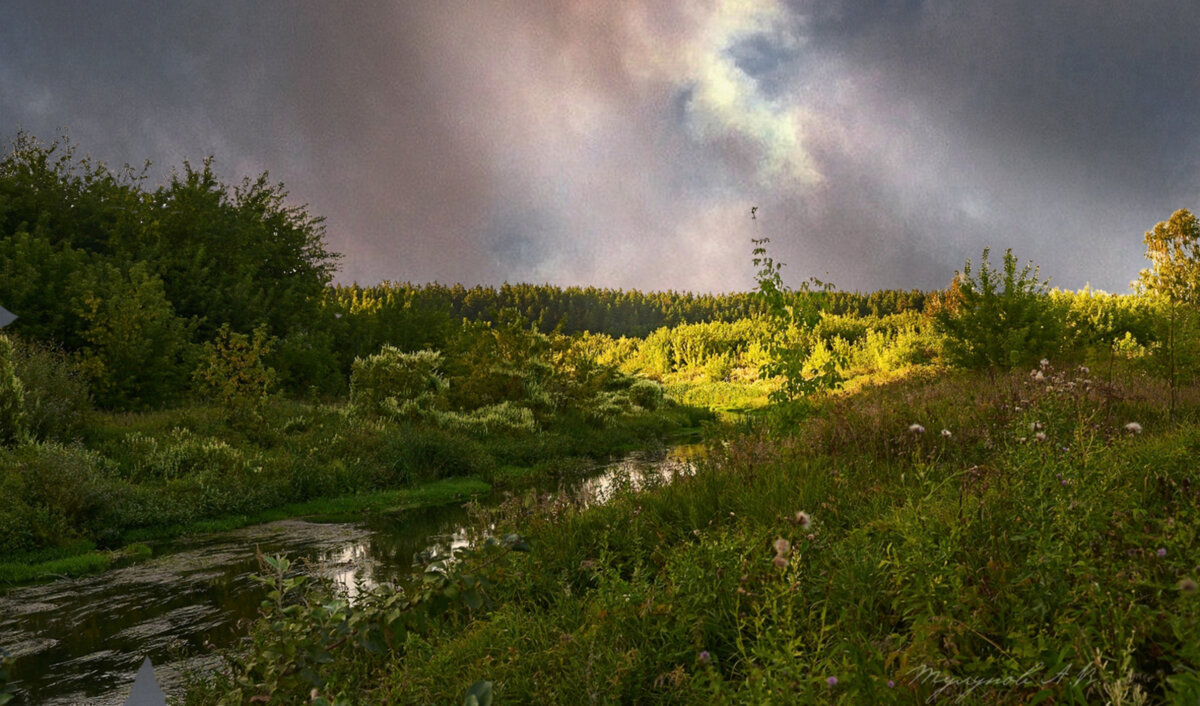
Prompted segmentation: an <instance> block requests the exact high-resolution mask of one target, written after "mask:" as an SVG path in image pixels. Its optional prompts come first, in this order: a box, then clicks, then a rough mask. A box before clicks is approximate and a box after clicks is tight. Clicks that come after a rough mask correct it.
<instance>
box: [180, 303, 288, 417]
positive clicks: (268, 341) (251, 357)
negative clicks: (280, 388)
mask: <svg viewBox="0 0 1200 706" xmlns="http://www.w3.org/2000/svg"><path fill="white" fill-rule="evenodd" d="M273 342H274V339H272V338H271V336H270V335H269V334H268V333H267V328H266V326H265V325H260V326H259V327H258V328H256V329H254V333H253V334H252V335H249V336H248V335H246V334H244V333H237V332H236V331H234V330H232V329H231V328H230V327H229V325H228V324H225V325H224V326H222V327H221V328H220V329H219V330H218V331H217V335H216V337H215V338H214V339H213V340H212V341H211V342H209V343H207V344H205V346H204V354H203V356H202V358H201V364H200V366H199V367H198V368H196V371H195V373H194V374H193V379H194V380H195V382H196V387H197V388H198V389H199V391H200V392H201V393H202V394H206V395H208V396H209V397H210V398H211V399H213V400H214V401H216V402H217V404H219V405H221V407H222V408H223V409H224V410H225V413H226V419H227V420H228V421H229V423H230V424H232V425H233V426H235V427H238V428H242V429H250V430H254V429H258V428H259V427H261V426H262V423H263V410H264V407H265V405H266V401H267V397H268V395H270V393H271V389H272V387H273V386H274V384H275V377H276V376H275V370H274V369H273V368H270V367H268V366H267V364H266V362H265V360H266V358H267V356H268V355H270V353H271V346H272V344H273Z"/></svg>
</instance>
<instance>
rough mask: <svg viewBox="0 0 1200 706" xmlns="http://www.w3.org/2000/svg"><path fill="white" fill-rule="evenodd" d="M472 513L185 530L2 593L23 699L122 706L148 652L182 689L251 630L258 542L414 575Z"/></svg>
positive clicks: (667, 460)
mask: <svg viewBox="0 0 1200 706" xmlns="http://www.w3.org/2000/svg"><path fill="white" fill-rule="evenodd" d="M701 452H702V448H701V447H699V446H677V447H674V448H672V449H670V450H669V451H666V452H665V453H658V454H640V453H639V454H632V455H630V456H628V457H625V458H624V459H621V460H620V461H616V462H613V463H609V464H605V465H601V466H598V467H597V469H596V471H595V473H594V474H593V475H591V476H590V477H588V478H586V479H585V480H582V481H580V482H578V483H575V484H573V485H572V487H571V489H570V492H571V493H572V494H573V495H574V496H575V497H576V498H578V499H579V500H581V501H583V502H588V503H601V502H604V501H605V500H607V498H608V497H610V496H611V493H612V492H613V491H614V489H616V488H617V487H620V486H622V485H629V486H632V487H634V488H637V487H640V486H641V485H643V484H645V483H646V482H647V480H648V479H653V478H657V479H660V480H664V481H667V482H669V481H670V479H671V478H672V477H673V476H674V475H675V474H677V473H690V472H691V471H692V470H693V468H694V467H693V466H692V464H691V461H692V460H693V459H694V458H696V457H697V456H698V455H699V454H700V453H701ZM497 500H498V499H497V498H492V499H490V500H489V502H495V501H497ZM468 522H469V516H468V512H467V510H466V508H465V507H464V506H461V505H450V506H444V507H436V508H425V509H421V510H412V511H406V512H403V513H399V514H395V515H387V516H382V517H377V518H373V519H371V520H370V521H369V522H368V523H365V524H359V523H319V522H306V521H303V520H283V521H280V522H272V523H269V524H265V525H256V526H253V527H245V528H243V529H240V530H235V531H232V532H223V533H219V534H212V535H198V536H192V537H185V538H183V539H181V540H179V541H176V542H173V543H171V544H170V545H167V546H164V547H157V548H156V550H155V551H156V553H157V554H160V555H159V556H156V557H155V558H153V559H150V560H147V561H144V562H141V563H138V564H134V565H132V566H128V567H125V568H121V569H114V570H110V571H106V572H104V573H102V574H97V575H94V576H88V577H85V578H80V579H64V580H62V581H56V582H54V583H50V584H43V585H39V586H28V587H22V588H16V589H12V590H9V591H7V592H5V593H0V646H2V647H4V648H5V649H6V650H8V652H9V653H10V654H12V655H13V656H14V657H15V660H14V662H13V663H12V669H11V670H10V672H11V675H10V676H11V677H12V679H13V684H14V686H15V688H16V689H17V700H16V702H15V703H16V704H30V705H31V706H32V705H33V704H101V705H106V704H117V705H118V706H119V705H120V704H123V703H124V701H125V698H126V697H127V696H128V694H129V689H130V686H131V684H132V681H133V676H134V674H136V673H137V669H138V667H139V666H140V665H141V662H142V659H143V658H144V657H146V656H149V657H150V660H151V661H152V662H153V663H154V667H155V674H156V676H157V677H158V681H159V684H160V685H162V687H163V689H164V691H166V692H167V693H168V694H170V693H172V692H176V693H177V692H178V691H179V689H180V687H181V674H182V673H183V671H184V670H203V669H207V668H211V667H212V666H213V665H215V664H216V658H215V656H214V652H215V650H216V649H217V648H221V647H227V646H230V645H233V644H235V643H236V642H237V641H238V640H239V639H240V637H241V636H242V635H243V634H244V633H245V630H244V629H243V628H242V627H239V625H238V624H239V622H241V621H247V620H252V619H253V618H254V617H255V616H256V614H257V611H258V605H259V602H260V601H261V600H262V596H263V593H264V589H262V588H261V587H260V586H259V584H257V583H256V582H255V581H254V580H253V579H252V578H251V576H252V575H253V574H254V573H255V572H257V571H258V559H257V553H256V552H257V550H261V551H262V552H263V553H264V554H276V553H281V552H286V553H287V554H288V555H289V557H291V558H293V559H297V558H303V559H307V560H308V561H309V562H311V563H312V565H313V566H314V567H315V568H316V569H317V570H320V571H322V572H323V573H325V574H327V575H331V576H333V577H334V578H335V580H337V581H339V582H341V583H343V584H344V585H346V586H347V587H348V588H350V589H351V590H353V589H354V586H355V584H356V582H364V583H366V584H374V583H379V582H385V581H392V580H395V579H398V578H400V577H402V576H406V575H408V573H409V572H410V571H411V568H412V563H413V557H414V555H416V554H417V553H418V552H421V551H423V550H426V549H429V548H430V547H441V548H443V549H445V548H448V547H451V546H454V545H456V544H458V543H465V537H466V535H467V532H466V526H467V523H468ZM256 548H257V550H256Z"/></svg>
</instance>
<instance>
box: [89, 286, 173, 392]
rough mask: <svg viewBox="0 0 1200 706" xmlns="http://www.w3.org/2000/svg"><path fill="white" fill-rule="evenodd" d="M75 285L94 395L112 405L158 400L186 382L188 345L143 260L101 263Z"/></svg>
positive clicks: (160, 288) (160, 287)
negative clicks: (125, 264)
mask: <svg viewBox="0 0 1200 706" xmlns="http://www.w3.org/2000/svg"><path fill="white" fill-rule="evenodd" d="M88 276H89V280H88V281H85V282H82V283H81V284H80V290H81V294H80V295H79V297H78V299H77V301H76V306H77V307H78V309H77V312H78V315H79V317H80V319H81V320H82V326H83V331H82V338H83V341H84V346H83V349H82V351H81V354H82V365H83V368H84V370H85V371H86V373H87V376H88V377H89V379H90V380H91V382H92V389H93V391H94V392H95V395H96V400H97V402H99V403H100V404H101V405H104V406H107V407H117V408H131V407H141V406H147V405H161V404H163V403H165V402H169V401H171V400H172V399H174V398H175V397H176V396H178V395H179V394H180V393H181V392H182V391H183V390H184V387H185V386H186V381H187V372H188V370H189V369H190V362H191V344H189V343H188V329H187V326H186V325H185V322H184V321H183V320H182V319H180V318H179V317H177V316H176V315H175V311H174V309H173V308H172V307H171V303H170V302H169V301H167V298H166V296H165V294H164V292H163V283H162V280H160V279H159V278H158V276H156V275H154V274H153V273H151V272H150V268H149V267H148V266H147V265H146V264H145V263H134V264H133V265H131V266H129V268H128V269H127V270H121V269H120V268H118V267H116V266H115V265H112V264H109V263H102V264H101V265H99V266H97V267H95V268H92V269H91V270H89V271H88Z"/></svg>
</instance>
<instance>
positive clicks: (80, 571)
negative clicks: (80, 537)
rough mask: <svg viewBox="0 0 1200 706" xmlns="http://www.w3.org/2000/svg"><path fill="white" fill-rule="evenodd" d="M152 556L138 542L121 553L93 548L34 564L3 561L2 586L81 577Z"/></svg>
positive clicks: (0, 567) (149, 550) (144, 546)
mask: <svg viewBox="0 0 1200 706" xmlns="http://www.w3.org/2000/svg"><path fill="white" fill-rule="evenodd" d="M152 553H153V552H152V551H151V549H150V547H148V546H146V545H145V544H141V543H135V544H130V545H127V546H125V547H122V548H121V549H118V550H113V551H102V550H95V549H90V550H88V551H85V552H83V553H80V554H74V555H71V556H64V557H59V558H57V559H49V560H46V561H40V562H35V563H14V562H0V585H20V584H26V583H38V582H40V581H50V580H53V579H60V578H78V577H80V576H87V575H88V574H96V573H100V572H101V571H106V570H108V569H110V568H114V567H116V566H123V565H126V564H130V563H133V562H135V561H141V560H143V559H148V558H150V556H151V554H152Z"/></svg>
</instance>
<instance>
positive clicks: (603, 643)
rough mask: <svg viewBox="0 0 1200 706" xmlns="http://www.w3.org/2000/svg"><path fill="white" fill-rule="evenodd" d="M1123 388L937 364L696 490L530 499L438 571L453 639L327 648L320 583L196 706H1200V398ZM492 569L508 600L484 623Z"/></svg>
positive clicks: (1137, 381)
mask: <svg viewBox="0 0 1200 706" xmlns="http://www.w3.org/2000/svg"><path fill="white" fill-rule="evenodd" d="M1117 377H1118V379H1117V380H1116V381H1114V382H1113V383H1112V384H1111V385H1110V384H1101V383H1099V382H1096V381H1093V380H1092V379H1091V376H1090V375H1089V374H1088V373H1086V371H1082V370H1080V369H1075V368H1071V369H1067V370H1062V371H1053V370H1050V371H1047V374H1046V375H1045V376H1044V379H1042V380H1035V379H1034V378H1033V377H1031V376H1030V375H1028V374H1027V373H1023V374H1017V373H1014V374H1012V375H1007V376H999V377H997V378H995V379H992V378H990V377H989V376H986V375H977V374H970V373H961V372H951V371H945V370H938V371H930V372H929V373H928V374H924V375H915V376H912V377H910V378H908V379H906V380H903V381H899V382H893V383H891V384H888V385H883V386H879V387H867V388H864V389H860V390H859V391H857V392H856V393H854V394H844V395H837V396H833V397H829V398H825V399H824V400H821V401H813V402H809V403H807V404H806V405H805V406H804V407H803V408H792V410H791V411H790V413H789V414H785V413H783V410H779V412H780V413H779V414H777V415H775V417H774V421H773V422H767V421H762V422H759V423H755V424H752V425H749V426H746V427H745V428H744V429H742V431H740V432H737V433H733V434H731V435H730V436H728V437H727V438H726V439H724V441H723V443H714V444H712V445H711V450H710V457H709V459H708V460H707V461H706V462H704V463H702V465H701V467H700V469H699V472H698V473H697V474H696V475H695V476H693V477H689V478H684V479H681V480H679V481H677V482H675V483H674V484H672V485H670V486H666V487H661V488H657V489H653V490H650V491H646V492H638V493H633V492H629V493H625V494H622V495H619V496H618V497H617V498H616V499H615V500H614V501H613V502H611V503H609V504H607V505H605V506H601V507H593V508H589V509H587V510H580V509H579V508H577V507H576V506H574V505H573V504H571V503H565V502H563V501H562V499H555V498H544V497H543V498H540V499H535V498H532V497H529V498H517V499H514V501H512V502H510V503H507V504H505V505H502V506H501V507H499V508H498V509H496V510H494V511H492V512H490V513H489V514H488V515H487V516H486V517H484V518H481V520H482V521H484V522H488V523H495V526H496V528H497V529H496V532H497V534H500V533H503V532H517V533H520V535H521V537H522V538H523V540H524V541H525V542H527V543H528V545H529V547H530V549H531V551H530V552H528V553H521V552H515V553H513V552H508V553H501V554H495V553H492V554H487V555H486V556H484V557H476V558H472V557H466V558H464V561H463V562H462V564H460V565H459V566H457V567H455V568H453V569H450V570H448V571H449V573H448V574H444V573H443V572H445V571H447V570H445V569H438V570H437V573H435V574H434V578H433V579H432V584H431V585H432V586H433V589H434V591H435V592H437V591H444V595H443V594H442V593H438V595H437V596H434V598H430V599H428V600H434V599H437V600H438V601H442V602H443V603H445V607H444V611H443V612H441V613H440V614H441V615H442V616H443V617H442V618H441V619H439V620H437V621H433V622H430V623H429V624H428V625H427V626H426V628H425V629H417V628H413V627H411V626H409V627H406V628H403V629H401V628H399V627H398V626H399V625H406V623H404V622H403V620H401V621H400V622H395V621H391V622H389V618H388V617H387V614H386V612H384V611H382V609H377V608H375V607H373V606H374V605H375V604H371V603H370V602H369V601H368V602H365V603H363V604H361V606H360V607H359V608H357V609H353V610H357V611H358V613H357V618H356V620H357V621H359V622H357V623H355V624H357V625H360V626H366V625H370V626H373V629H377V630H378V631H379V634H380V635H381V636H384V637H386V638H387V643H388V644H390V645H391V649H384V650H374V649H372V648H371V647H370V644H371V643H370V641H366V642H359V641H357V640H356V639H350V640H339V641H337V644H336V645H334V644H333V643H334V640H332V639H330V640H328V641H327V642H324V643H322V642H321V640H322V639H323V638H321V636H320V635H321V632H320V631H321V630H325V629H330V628H331V625H332V624H331V623H328V622H322V621H321V620H319V619H316V617H317V616H316V613H315V612H314V611H316V612H319V611H320V610H322V609H321V608H320V606H322V605H325V603H324V602H323V601H325V600H327V599H326V598H323V597H321V591H320V590H319V589H310V591H309V592H308V593H307V594H305V595H304V596H303V600H302V602H301V603H300V605H301V606H302V607H301V608H300V609H299V611H298V613H297V615H296V616H295V617H294V618H293V619H291V620H288V621H285V623H284V624H281V625H284V626H285V627H283V628H281V629H283V630H284V632H283V633H280V632H278V631H276V630H273V629H272V628H271V627H270V625H271V623H270V621H271V620H276V619H278V617H280V616H276V615H271V616H268V618H267V619H266V620H264V621H263V622H262V623H261V624H260V625H259V626H258V627H257V628H256V630H255V633H254V634H255V638H254V639H255V645H256V647H255V648H254V649H252V650H251V652H250V656H249V657H248V658H236V659H234V660H233V661H231V662H230V665H231V668H232V670H233V671H232V680H229V681H218V682H210V683H209V684H208V685H207V686H195V687H194V688H193V690H192V692H191V693H190V694H189V697H188V703H197V704H198V703H213V702H214V701H215V699H216V698H218V695H219V694H224V695H225V696H226V697H230V698H233V700H234V702H238V701H239V700H245V699H248V698H250V697H252V696H254V695H257V694H263V695H264V696H267V695H270V699H271V700H270V701H269V702H270V703H284V702H287V700H288V699H289V698H291V697H293V696H295V697H297V698H298V697H299V694H300V693H301V692H303V694H304V695H305V697H307V695H308V694H309V692H310V691H311V689H313V688H317V689H318V691H319V692H320V693H322V694H323V695H324V696H326V697H327V698H329V699H330V700H331V701H332V700H334V699H337V700H338V702H339V703H340V702H343V701H344V702H346V703H378V702H387V703H458V702H461V701H462V699H463V697H464V694H465V693H466V692H467V690H468V687H469V686H471V685H472V683H474V682H477V681H487V682H491V689H492V691H493V693H494V695H495V697H496V702H497V703H546V704H553V703H578V702H595V703H627V702H651V701H652V702H661V703H680V704H685V703H845V704H856V703H918V702H925V701H926V700H928V699H931V698H932V699H934V700H937V699H938V698H944V699H960V700H963V701H964V702H970V703H1033V702H1038V701H1041V702H1046V703H1078V704H1084V703H1095V702H1100V701H1111V702H1114V703H1116V702H1119V703H1148V702H1154V703H1161V702H1168V703H1195V701H1196V700H1197V698H1200V648H1198V647H1197V643H1196V641H1195V639H1194V635H1195V634H1196V630H1197V629H1198V628H1200V595H1198V594H1197V591H1196V589H1195V586H1196V581H1197V580H1200V576H1198V575H1197V573H1198V572H1200V568H1198V566H1197V565H1198V564H1200V556H1198V555H1197V554H1196V553H1195V549H1194V548H1195V547H1196V546H1198V545H1200V537H1197V529H1196V528H1197V527H1200V495H1198V490H1200V476H1198V475H1197V470H1196V467H1195V464H1194V459H1195V458H1196V456H1197V453H1198V452H1200V419H1198V418H1197V415H1196V409H1197V406H1196V403H1197V401H1198V400H1197V399H1196V397H1197V394H1196V390H1194V389H1191V390H1184V391H1182V394H1181V399H1180V403H1179V407H1178V409H1177V412H1176V415H1175V417H1174V418H1173V419H1171V420H1168V419H1167V412H1166V409H1165V407H1164V406H1163V404H1162V399H1163V392H1164V390H1163V389H1162V386H1161V385H1159V384H1157V383H1155V382H1153V381H1152V380H1150V379H1147V378H1144V377H1140V376H1135V375H1131V376H1127V377H1122V376H1120V375H1118V376H1117ZM1131 424H1133V426H1130V425H1131ZM912 425H919V427H912ZM943 430H945V431H943ZM801 513H803V514H801ZM485 565H486V566H485ZM464 575H469V576H477V575H486V576H487V577H488V580H489V581H490V587H489V588H488V589H487V590H486V594H487V596H486V598H487V599H488V600H487V601H485V602H484V603H481V604H476V605H474V606H472V605H464V604H462V602H461V600H460V599H459V598H458V597H457V596H458V595H459V594H458V591H459V590H460V587H461V585H462V584H461V580H462V579H460V578H457V577H461V576H464ZM439 576H440V577H441V578H438V577H439ZM426 583H427V585H429V582H428V581H427V582H426ZM443 586H444V587H445V588H444V589H443V588H440V587H443ZM451 590H453V591H454V593H453V596H454V597H452V594H451V593H450V592H451ZM419 595H426V594H419ZM439 596H440V597H439ZM300 597H301V596H296V598H300ZM411 597H412V596H410V598H411ZM380 600H381V601H383V602H386V600H387V599H386V598H385V597H381V598H380ZM392 605H397V606H398V605H401V604H395V603H393V604H392ZM415 605H416V606H417V607H415V608H411V609H410V610H426V608H421V607H420V606H430V605H434V604H433V603H421V602H419V601H418V603H417V604H415ZM487 605H490V606H491V608H490V609H488V608H487ZM346 610H351V609H346ZM439 610H441V609H439ZM351 612H353V611H351ZM365 629H366V628H361V629H360V632H359V633H356V634H364V635H365V633H363V632H361V631H362V630H365ZM397 630H399V632H397ZM285 636H286V640H287V641H289V642H291V643H293V644H295V645H297V646H303V645H317V646H318V647H319V650H318V653H316V654H318V656H319V655H320V654H321V651H322V650H325V651H326V652H325V653H326V654H327V656H328V657H330V658H332V659H331V661H329V662H328V663H325V662H324V661H323V660H324V659H325V658H324V657H321V658H320V659H321V662H320V664H316V663H314V664H313V665H307V663H304V662H303V660H300V661H292V662H289V664H291V665H292V667H294V668H295V669H297V670H299V669H301V668H303V667H305V666H306V665H307V666H311V667H313V670H314V671H312V672H311V674H319V679H320V684H319V685H318V684H312V683H310V684H306V683H303V680H302V679H301V678H300V676H299V674H300V673H301V672H299V671H293V672H290V676H288V675H289V672H287V671H286V670H285V671H276V670H275V669H276V667H280V666H281V665H282V663H278V664H277V663H275V662H273V661H272V658H270V657H269V656H268V655H269V654H270V651H269V650H268V647H269V646H270V645H272V644H278V640H279V639H285ZM305 673H310V672H305ZM1023 674H1025V675H1027V676H1026V678H1024V679H1022V678H1021V675H1023ZM269 675H273V676H269ZM451 675H453V676H451ZM289 679H290V680H291V681H289ZM290 689H295V691H294V692H293V691H290ZM234 694H240V696H234Z"/></svg>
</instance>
